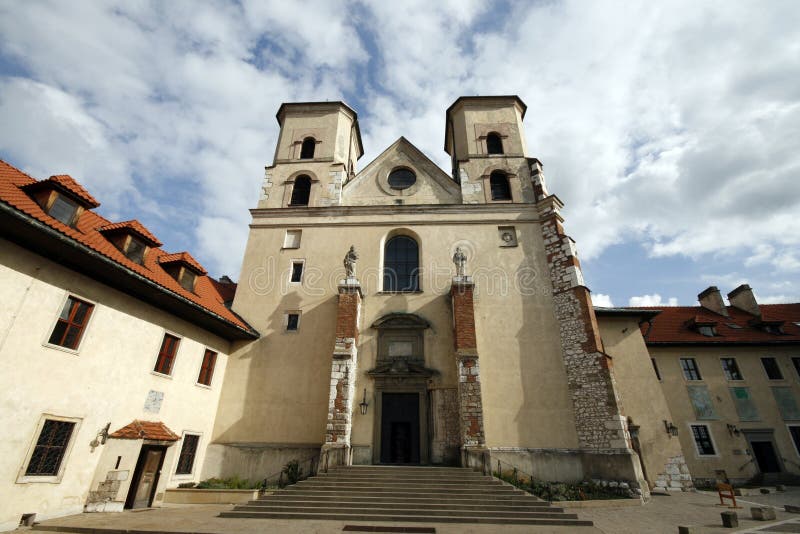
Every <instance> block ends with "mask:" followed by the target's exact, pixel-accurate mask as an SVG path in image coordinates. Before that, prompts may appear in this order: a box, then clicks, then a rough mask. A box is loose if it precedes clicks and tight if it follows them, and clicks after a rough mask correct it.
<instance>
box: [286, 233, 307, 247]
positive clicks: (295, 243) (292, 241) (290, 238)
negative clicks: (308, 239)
mask: <svg viewBox="0 0 800 534" xmlns="http://www.w3.org/2000/svg"><path fill="white" fill-rule="evenodd" d="M302 235H303V231H302V230H286V236H285V237H284V238H283V248H300V238H301V237H302Z"/></svg>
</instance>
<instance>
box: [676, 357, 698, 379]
mask: <svg viewBox="0 0 800 534" xmlns="http://www.w3.org/2000/svg"><path fill="white" fill-rule="evenodd" d="M681 369H683V376H685V377H686V380H702V379H703V378H702V377H701V376H700V368H699V367H697V362H696V361H695V360H694V358H681Z"/></svg>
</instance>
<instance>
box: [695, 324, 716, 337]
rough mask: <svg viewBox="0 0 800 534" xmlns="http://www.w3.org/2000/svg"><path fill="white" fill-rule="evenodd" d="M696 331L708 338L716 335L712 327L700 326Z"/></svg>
mask: <svg viewBox="0 0 800 534" xmlns="http://www.w3.org/2000/svg"><path fill="white" fill-rule="evenodd" d="M697 331H698V332H699V333H701V334H703V335H704V336H708V337H714V336H716V335H717V333H716V332H715V331H714V327H713V326H708V325H700V326H698V327H697Z"/></svg>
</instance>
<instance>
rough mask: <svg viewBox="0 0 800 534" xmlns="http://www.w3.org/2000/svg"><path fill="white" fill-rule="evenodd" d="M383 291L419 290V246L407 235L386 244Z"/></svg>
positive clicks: (396, 237)
mask: <svg viewBox="0 0 800 534" xmlns="http://www.w3.org/2000/svg"><path fill="white" fill-rule="evenodd" d="M383 290H384V291H418V290H419V246H418V245H417V242H416V241H414V239H413V238H411V237H408V236H406V235H398V236H395V237H393V238H391V239H389V241H387V242H386V249H385V250H384V255H383Z"/></svg>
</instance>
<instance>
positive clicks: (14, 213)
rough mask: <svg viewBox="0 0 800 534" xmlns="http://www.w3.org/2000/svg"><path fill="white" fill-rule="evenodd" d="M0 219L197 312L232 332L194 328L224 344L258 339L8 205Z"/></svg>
mask: <svg viewBox="0 0 800 534" xmlns="http://www.w3.org/2000/svg"><path fill="white" fill-rule="evenodd" d="M0 215H8V216H11V217H13V218H14V219H16V221H17V222H20V223H22V224H25V225H27V226H29V227H31V228H32V229H33V230H35V231H37V232H40V233H41V234H44V235H45V236H47V237H48V238H50V239H55V240H56V241H57V242H58V244H60V245H63V246H66V247H69V248H71V249H72V250H74V251H75V252H78V253H80V254H84V255H86V256H88V257H90V258H91V259H92V260H94V261H96V262H99V263H101V264H103V266H104V267H106V268H108V269H109V270H111V271H112V272H116V273H119V274H121V275H124V276H126V277H129V278H132V279H133V281H135V282H136V283H138V284H143V285H145V286H146V287H147V288H149V289H151V290H156V291H157V292H159V293H161V294H162V295H164V296H166V297H169V298H170V299H173V300H175V301H177V303H179V304H180V305H183V306H188V307H190V308H191V309H192V310H193V311H195V312H199V313H201V314H203V315H205V316H206V317H207V318H209V319H213V320H214V321H216V322H220V323H222V324H221V325H220V326H222V327H224V329H225V330H233V332H229V333H227V334H223V333H220V332H219V331H215V330H212V329H209V328H207V327H204V326H202V325H197V326H199V327H200V328H203V329H204V330H207V331H209V332H212V333H214V334H216V335H219V336H221V337H224V338H225V339H228V340H232V339H257V338H258V337H260V334H259V333H258V332H257V331H256V330H255V329H253V328H252V327H251V326H249V325H248V328H243V327H241V326H239V325H237V324H235V323H233V322H231V321H229V320H228V319H226V318H224V317H222V316H221V315H218V314H216V313H214V312H212V311H210V310H208V309H207V308H205V307H203V306H201V305H199V304H197V303H196V302H194V301H192V300H189V299H187V298H186V297H184V296H182V295H179V294H178V293H175V292H174V291H172V290H170V289H167V288H165V287H163V286H161V285H159V284H157V283H156V282H154V281H152V280H150V279H149V278H146V277H144V276H142V275H140V274H139V273H137V272H135V271H132V270H130V269H128V268H127V267H125V266H123V265H120V264H119V263H117V262H115V261H114V260H112V259H110V258H108V257H106V256H104V255H102V254H100V253H99V252H96V251H95V250H93V249H91V248H89V247H87V246H86V245H83V244H81V243H78V242H77V241H75V240H74V239H72V238H71V237H68V236H66V235H64V234H62V233H61V232H59V231H57V230H55V229H53V228H51V227H50V226H48V225H46V224H44V223H43V222H41V221H39V220H37V219H35V218H33V217H30V216H29V215H27V214H26V213H24V212H22V211H20V210H18V209H16V208H15V207H13V206H11V205H10V204H8V203H7V202H5V201H2V202H0ZM2 227H3V234H4V236H6V237H8V234H10V232H8V230H9V229H10V228H9V227H8V226H6V225H2ZM10 240H11V241H14V242H15V243H17V244H19V245H20V246H22V247H23V248H27V249H28V250H31V251H33V252H35V253H37V254H39V255H42V254H41V252H40V251H39V250H36V249H34V248H33V247H31V243H30V242H28V241H22V242H20V241H17V240H15V239H13V238H10ZM48 259H51V260H52V258H48ZM70 268H72V269H73V270H78V269H75V268H74V267H70ZM78 271H79V272H81V271H80V270H78ZM84 274H85V273H84ZM92 278H93V279H95V280H97V281H99V282H101V283H103V284H105V285H107V286H109V287H111V288H112V289H116V290H118V291H123V292H125V293H128V294H129V295H131V296H133V297H135V298H137V299H139V300H141V301H143V302H147V303H148V304H151V305H153V306H156V307H157V308H161V309H165V308H164V307H163V306H159V305H158V304H156V303H153V302H151V301H149V300H148V299H146V298H143V297H142V295H140V294H137V293H135V292H133V291H132V290H126V289H124V288H120V287H114V286H113V285H110V284H108V283H107V282H105V281H102V280H98V279H97V277H96V276H92ZM165 311H167V312H169V313H172V314H173V315H177V316H178V317H180V315H179V314H178V313H176V312H175V311H174V310H171V309H166V310H165ZM237 317H238V315H237ZM187 320H188V319H187ZM245 324H247V323H246V322H245ZM231 333H235V334H236V335H234V336H231V335H230V334H231Z"/></svg>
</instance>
